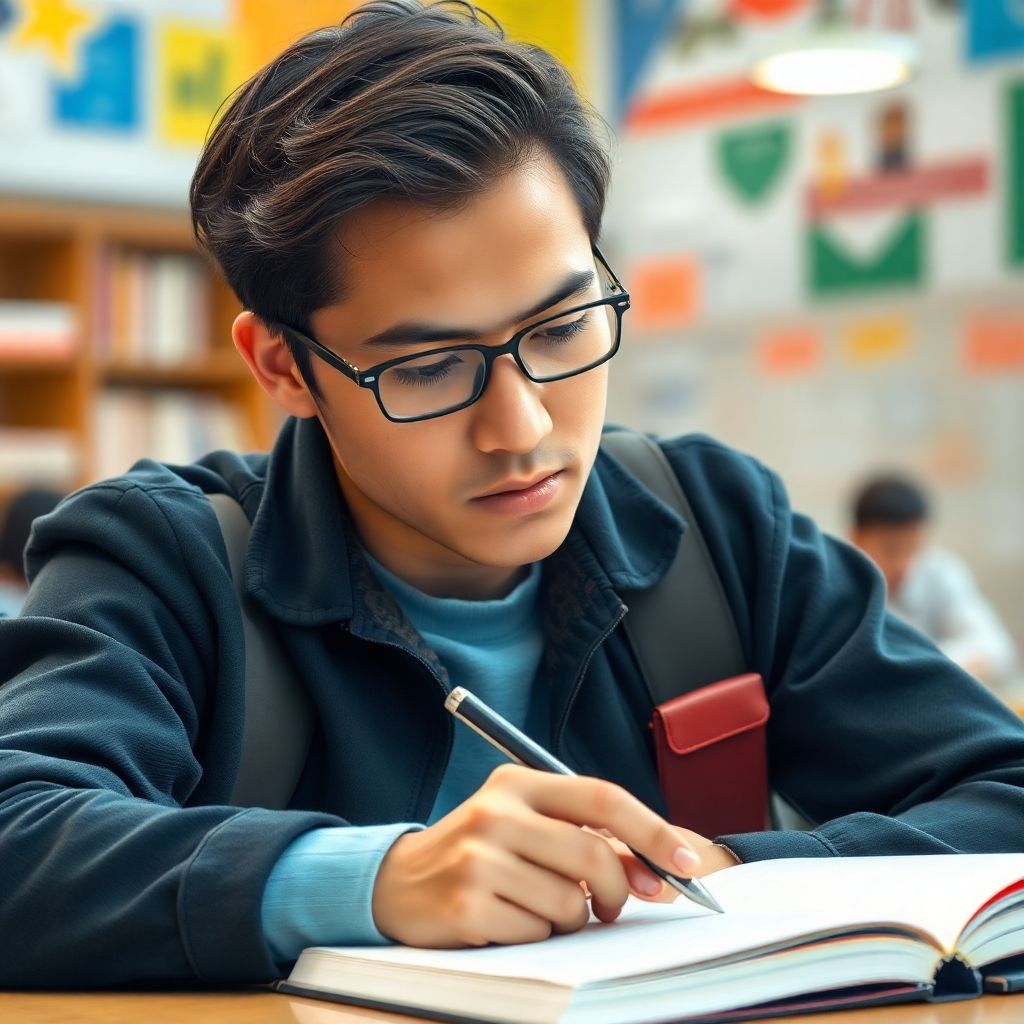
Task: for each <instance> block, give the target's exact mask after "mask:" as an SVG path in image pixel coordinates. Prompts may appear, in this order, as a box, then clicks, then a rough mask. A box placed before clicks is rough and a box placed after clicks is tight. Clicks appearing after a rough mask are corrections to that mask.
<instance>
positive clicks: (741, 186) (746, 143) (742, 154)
mask: <svg viewBox="0 0 1024 1024" xmlns="http://www.w3.org/2000/svg"><path fill="white" fill-rule="evenodd" d="M792 150H793V131H792V127H791V126H790V125H789V123H788V122H785V121H773V122H771V123H770V124H758V125H754V126H753V127H750V128H737V129H733V130H731V131H727V132H722V133H721V135H719V137H718V166H719V169H720V171H721V174H722V177H723V178H724V179H725V181H726V183H727V184H728V185H729V186H730V187H731V188H732V190H733V191H734V192H735V193H736V194H737V195H738V196H739V197H740V198H741V199H743V200H744V201H746V202H747V203H750V204H751V205H754V204H757V203H760V202H762V201H763V200H764V199H765V198H767V196H768V193H769V192H770V191H771V188H772V186H773V185H774V184H775V183H776V182H777V181H778V180H779V178H780V177H781V175H782V172H783V171H784V170H785V168H786V165H787V164H788V163H789V158H790V155H791V153H792Z"/></svg>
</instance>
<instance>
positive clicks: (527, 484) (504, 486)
mask: <svg viewBox="0 0 1024 1024" xmlns="http://www.w3.org/2000/svg"><path fill="white" fill-rule="evenodd" d="M560 472H561V470H560V469H549V470H547V471H546V472H544V473H539V474H538V475H537V476H534V477H530V479H528V480H506V481H505V482H504V483H501V484H498V485H497V486H496V487H492V488H491V489H490V490H489V491H484V493H483V494H478V495H477V497H478V498H493V497H494V496H495V495H497V494H515V493H516V492H517V491H528V490H530V489H531V488H532V487H536V486H537V485H538V484H540V483H543V482H544V481H545V480H547V479H548V478H549V477H552V476H555V475H556V474H558V473H560Z"/></svg>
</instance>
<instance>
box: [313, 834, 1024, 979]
mask: <svg viewBox="0 0 1024 1024" xmlns="http://www.w3.org/2000/svg"><path fill="white" fill-rule="evenodd" d="M1021 878H1024V854H964V855H954V856H935V857H856V858H821V859H815V858H811V859H799V860H797V859H792V860H770V861H760V862H757V863H754V864H744V865H739V866H737V867H734V868H728V869H726V870H725V871H722V872H719V873H717V874H715V875H711V876H709V877H708V878H707V879H705V880H704V884H705V885H706V887H707V888H708V889H709V890H710V891H711V893H712V894H713V895H714V896H715V898H716V899H717V900H718V901H719V903H720V904H721V905H722V906H723V907H724V908H725V911H726V912H725V913H724V914H714V913H712V912H711V911H708V910H704V909H703V908H701V907H698V906H696V905H695V904H693V903H691V902H690V901H689V900H687V899H686V898H685V897H683V896H680V897H679V899H678V900H677V901H676V902H675V903H674V904H668V905H664V904H648V903H643V902H642V901H640V900H633V899H632V898H631V899H630V900H629V902H628V903H627V905H626V907H625V908H624V910H623V914H622V915H621V917H620V919H619V920H618V921H617V922H615V923H614V924H612V925H605V924H601V923H599V922H596V921H594V922H591V924H589V925H588V926H587V927H586V928H584V929H583V930H582V931H580V932H577V933H575V934H573V935H560V936H555V937H553V938H551V939H548V940H547V941H545V942H542V943H533V944H527V945H520V946H488V947H485V948H483V949H466V950H426V949H413V948H410V947H402V946H393V947H386V948H358V947H344V948H340V947H339V948H336V949H335V950H333V952H334V953H336V954H344V955H348V956H352V957H354V958H357V959H360V960H372V961H375V962H378V963H387V964H394V965H403V966H406V967H414V966H415V967H420V968H428V969H442V970H451V971H459V972H465V973H469V974H489V975H492V976H499V977H519V978H532V979H535V980H539V981H548V982H552V983H555V984H560V985H573V986H574V985H581V984H585V983H588V982H597V981H601V980H604V979H607V978H611V977H625V976H628V975H631V974H647V973H652V972H657V971H663V970H669V969H672V968H682V967H686V966H693V967H696V966H697V965H700V964H705V963H707V962H708V961H712V960H719V959H723V958H729V957H732V956H735V955H737V954H740V953H742V952H744V951H747V950H758V949H766V948H772V947H777V946H778V945H779V944H780V943H789V942H791V941H792V940H794V939H797V938H799V937H801V936H804V935H817V934H820V933H823V932H835V931H842V930H845V929H850V928H860V927H863V926H866V925H870V924H873V923H878V924H897V925H900V924H902V925H906V926H908V927H910V928H912V929H913V930H915V931H921V932H924V933H927V934H928V935H931V936H933V937H934V942H935V944H936V945H937V946H938V947H939V949H940V951H951V950H952V949H953V948H954V947H955V944H956V939H957V936H958V935H959V934H960V932H961V931H962V929H963V927H964V925H965V924H966V923H967V921H968V920H969V919H970V917H971V916H972V915H973V914H974V913H975V912H976V911H977V910H978V909H979V908H980V907H981V906H982V905H983V904H984V903H985V902H986V901H987V900H988V899H989V898H990V897H991V896H993V895H994V894H995V893H997V892H998V891H999V890H1001V889H1003V888H1005V887H1006V886H1007V885H1010V884H1012V883H1013V882H1015V881H1018V880H1019V879H1021ZM938 952H939V951H937V955H938Z"/></svg>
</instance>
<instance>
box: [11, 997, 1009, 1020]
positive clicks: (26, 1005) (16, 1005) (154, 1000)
mask: <svg viewBox="0 0 1024 1024" xmlns="http://www.w3.org/2000/svg"><path fill="white" fill-rule="evenodd" d="M414 1019H415V1018H412V1017H405V1016H402V1015H400V1014H394V1013H382V1012H379V1011H376V1010H362V1009H356V1008H349V1007H345V1006H339V1005H338V1004H336V1003H329V1002H321V1001H320V1000H315V999H299V998H297V997H295V996H285V995H277V994H275V993H268V992H251V991H247V992H218V993H202V994H197V993H191V992H190V993H173V994H163V993H157V994H149V993H147V994H145V995H139V994H136V993H110V992H104V993H95V992H89V993H86V994H82V995H79V994H77V993H60V994H53V993H23V992H0V1021H2V1022H3V1024H8V1022H9V1024H356V1022H362V1024H374V1022H375V1024H410V1022H411V1021H413V1020H414ZM1021 1021H1024V994H1022V995H1015V996H986V997H985V998H983V999H972V1000H968V1001H966V1002H959V1003H940V1004H929V1003H922V1004H915V1005H902V1006H883V1007H878V1008H875V1009H870V1010H844V1011H842V1012H838V1013H820V1014H815V1015H811V1016H800V1017H776V1018H775V1019H774V1024H1020V1022H1021Z"/></svg>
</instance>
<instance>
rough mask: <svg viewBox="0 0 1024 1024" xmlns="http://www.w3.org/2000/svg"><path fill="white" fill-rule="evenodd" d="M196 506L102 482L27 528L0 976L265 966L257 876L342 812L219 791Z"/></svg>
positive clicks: (9, 983)
mask: <svg viewBox="0 0 1024 1024" xmlns="http://www.w3.org/2000/svg"><path fill="white" fill-rule="evenodd" d="M203 506H206V508H208V507H209V506H208V503H207V502H205V500H204V499H203V498H202V495H201V493H200V492H198V491H197V490H196V489H195V488H189V487H188V486H187V485H184V484H182V485H181V486H180V487H173V486H169V487H167V488H164V489H162V490H161V489H159V488H157V489H143V488H140V487H137V486H133V485H131V484H128V483H123V484H122V483H119V484H116V485H113V484H112V485H104V486H99V487H95V488H90V489H88V490H86V491H84V492H79V494H77V495H76V496H74V497H72V498H71V499H69V500H68V501H67V502H65V503H64V505H62V506H61V508H60V509H59V510H58V511H57V512H56V513H55V514H53V515H51V516H50V517H48V518H47V519H45V520H43V521H41V522H40V523H39V524H38V525H37V529H36V532H35V534H34V536H33V542H32V545H31V546H30V552H29V555H30V558H29V561H30V568H31V571H32V573H33V575H34V577H35V578H34V582H33V585H32V588H31V591H30V595H29V598H28V601H27V604H26V607H25V609H24V611H23V615H22V617H21V618H19V619H15V620H11V621H8V622H4V623H2V624H0V680H2V681H3V685H2V686H0V863H2V864H3V865H4V895H3V899H0V987H4V988H11V987H14V988H36V987H46V988H57V987H72V986H73V987H93V986H103V985H111V984H117V983H122V982H126V981H138V980H142V979H193V980H194V979H197V978H198V979H210V980H216V981H221V982H234V981H263V980H269V979H271V978H273V977H275V976H276V975H277V973H278V972H277V970H276V968H275V965H274V963H273V961H272V958H271V955H270V952H269V950H268V949H267V945H266V943H265V941H264V937H263V931H262V927H261V920H260V905H261V897H262V893H263V890H264V886H265V883H266V880H267V877H268V876H269V874H270V872H271V870H272V868H273V866H274V864H275V863H276V862H277V859H278V857H279V856H280V854H281V853H282V851H283V850H284V849H285V848H286V847H287V846H288V845H289V844H290V843H291V841H292V840H293V839H295V838H296V837H297V836H299V835H301V834H303V833H305V832H307V831H308V830H310V829H313V828H316V827H319V826H336V825H340V824H344V822H343V821H341V820H340V819H338V818H336V817H334V816H332V815H326V814H312V813H305V812H295V811H269V810H262V809H240V808H238V807H231V806H227V800H228V795H229V793H230V789H231V785H232V783H233V778H234V772H235V766H236V765H237V759H238V753H239V749H240V744H241V719H242V716H241V713H240V709H241V701H242V699H243V693H242V689H243V686H244V682H243V677H242V661H241V658H242V654H241V651H242V647H241V640H240V636H241V622H240V619H239V617H238V612H237V606H236V607H235V609H234V610H233V611H232V609H231V606H230V602H229V597H230V596H231V595H232V594H233V591H232V589H231V583H230V577H229V575H228V569H227V560H226V555H225V554H224V551H223V544H222V542H221V541H220V535H219V532H218V531H217V527H216V521H215V519H214V518H213V516H212V513H210V514H209V515H207V516H204V515H203V514H201V513H202V508H203ZM213 679H217V680H218V687H217V690H216V694H215V695H214V693H213V692H212V690H209V691H208V688H207V684H208V682H209V681H210V680H213ZM221 683H223V685H221Z"/></svg>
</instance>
